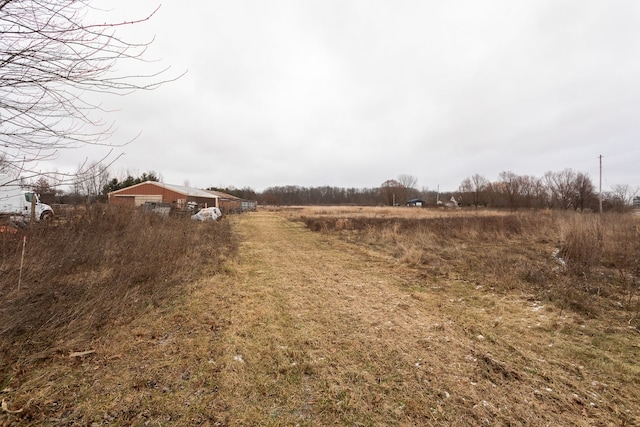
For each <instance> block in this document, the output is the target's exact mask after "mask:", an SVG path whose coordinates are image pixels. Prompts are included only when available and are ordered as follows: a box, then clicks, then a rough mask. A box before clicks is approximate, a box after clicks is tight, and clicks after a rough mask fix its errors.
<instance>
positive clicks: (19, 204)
mask: <svg viewBox="0 0 640 427" xmlns="http://www.w3.org/2000/svg"><path fill="white" fill-rule="evenodd" d="M32 205H33V206H35V218H36V221H51V220H52V219H53V209H51V206H49V205H47V204H45V203H42V202H40V197H39V196H38V194H36V193H34V192H33V191H24V190H22V188H20V187H19V186H17V185H0V215H3V216H14V217H22V220H23V221H29V218H31V206H32Z"/></svg>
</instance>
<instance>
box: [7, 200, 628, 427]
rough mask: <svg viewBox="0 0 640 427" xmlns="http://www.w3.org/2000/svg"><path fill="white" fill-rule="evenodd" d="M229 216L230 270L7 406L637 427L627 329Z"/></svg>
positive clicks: (276, 219)
mask: <svg viewBox="0 0 640 427" xmlns="http://www.w3.org/2000/svg"><path fill="white" fill-rule="evenodd" d="M228 220H230V221H233V222H234V227H235V229H236V230H237V231H238V232H239V233H240V235H241V244H240V250H239V256H238V259H237V260H236V261H234V262H232V263H231V264H230V265H229V267H228V269H227V271H226V273H224V274H221V275H216V276H214V277H211V278H207V279H203V280H202V281H200V282H198V283H194V284H192V285H191V286H189V287H188V288H187V291H186V292H185V295H184V297H183V298H182V299H181V300H179V301H176V303H175V305H173V306H171V307H161V308H159V309H157V310H155V311H151V312H150V313H148V315H146V316H144V317H141V318H139V319H138V320H136V321H135V322H134V324H133V325H123V326H122V327H120V328H114V329H113V330H112V331H111V332H110V333H109V334H107V335H105V337H104V339H101V340H99V341H97V342H94V343H92V344H93V345H92V348H91V350H95V352H94V353H91V354H89V355H86V356H81V357H72V358H69V357H68V356H67V355H61V356H60V357H59V358H58V359H56V360H53V361H52V362H51V363H50V364H49V365H47V366H44V367H43V369H42V371H41V372H34V373H33V376H32V377H33V380H32V381H31V382H29V383H25V384H22V385H20V388H19V389H16V390H12V391H8V392H6V393H5V394H4V396H6V399H7V402H8V403H9V404H10V405H9V406H8V409H18V408H20V407H21V406H22V407H24V408H25V409H26V411H27V412H29V413H30V417H31V419H32V420H45V421H46V422H47V423H50V424H51V423H53V424H56V423H58V424H71V423H73V422H76V423H78V422H80V423H84V424H92V423H93V424H94V425H102V424H122V425H126V424H139V425H261V426H262V425H273V426H279V425H282V426H285V425H301V426H304V425H309V426H325V425H365V426H377V425H379V426H382V425H483V424H485V425H507V424H510V425H623V424H625V423H626V424H627V425H633V424H634V423H635V424H640V418H639V415H638V412H637V411H638V403H639V402H640V399H639V396H638V393H639V392H638V379H637V378H638V374H639V372H638V368H637V367H636V365H635V361H634V355H633V353H629V351H631V352H632V351H633V349H634V348H637V346H636V344H634V342H635V343H637V336H633V335H632V334H633V332H629V335H627V334H626V333H619V334H609V335H604V334H600V333H597V332H596V330H597V327H598V325H597V324H595V323H589V322H587V321H585V320H581V319H578V318H575V317H573V316H568V315H567V314H566V313H562V312H560V311H558V310H554V309H552V308H550V307H544V306H543V305H542V304H541V303H539V302H536V301H529V300H527V299H526V298H525V297H523V296H508V295H507V296H497V295H495V294H492V293H490V292H487V291H486V290H485V289H484V288H482V287H481V286H478V285H477V284H471V283H467V282H465V281H464V280H463V278H458V277H451V279H450V280H447V281H443V280H442V278H440V279H439V280H438V282H437V283H436V282H434V281H432V280H431V279H430V278H428V277H421V276H420V275H419V274H418V273H417V272H416V271H411V270H409V269H408V268H407V267H404V266H402V265H401V264H398V263H397V262H396V261H395V260H394V259H392V258H388V257H386V256H384V255H382V254H380V253H378V252H375V251H373V250H369V249H367V248H366V247H362V246H357V245H354V244H350V243H346V242H343V241H341V240H339V239H337V238H335V237H332V236H329V235H323V234H319V233H313V232H311V231H309V230H307V229H305V228H304V226H303V225H302V224H301V223H297V222H290V221H287V220H286V219H284V218H282V217H280V216H278V214H276V213H270V212H257V213H252V214H248V215H243V216H238V217H233V218H229V219H228ZM212 244H215V242H212ZM607 336H614V337H615V338H610V339H615V340H617V341H616V342H615V343H614V342H609V343H606V342H604V343H603V342H600V341H599V340H606V339H607V338H606V337H607ZM634 339H635V340H636V341H634ZM620 346H623V347H620ZM611 348H616V349H619V348H625V349H626V351H624V352H611V351H610V350H611ZM78 350H81V349H78ZM635 354H636V356H637V352H636V353H635ZM27 391H28V392H29V396H30V397H29V398H27V395H26V394H25V393H26V392H27ZM38 410H40V411H41V412H40V413H39V412H38ZM38 414H44V415H40V416H41V418H38V417H39V415H38ZM2 417H3V418H0V421H3V423H4V424H7V425H10V424H14V423H15V424H19V423H20V420H21V419H20V418H19V417H20V415H13V414H6V413H5V414H3V415H2ZM23 420H24V419H23Z"/></svg>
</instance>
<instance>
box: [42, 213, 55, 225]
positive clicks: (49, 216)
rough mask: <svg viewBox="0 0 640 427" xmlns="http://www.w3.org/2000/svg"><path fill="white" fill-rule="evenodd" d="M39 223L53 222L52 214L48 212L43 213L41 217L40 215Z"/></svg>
mask: <svg viewBox="0 0 640 427" xmlns="http://www.w3.org/2000/svg"><path fill="white" fill-rule="evenodd" d="M40 221H42V222H46V223H49V222H51V221H53V213H51V212H49V211H47V212H43V213H42V215H40Z"/></svg>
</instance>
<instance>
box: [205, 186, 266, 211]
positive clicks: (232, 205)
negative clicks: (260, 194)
mask: <svg viewBox="0 0 640 427" xmlns="http://www.w3.org/2000/svg"><path fill="white" fill-rule="evenodd" d="M207 191H208V192H209V193H211V194H214V195H216V196H218V207H219V208H220V210H221V211H222V213H223V214H230V213H240V212H246V211H255V210H256V208H257V202H256V201H255V200H245V199H241V198H240V197H236V196H234V195H231V194H227V193H224V192H222V191H215V190H207Z"/></svg>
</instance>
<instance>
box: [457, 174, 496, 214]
mask: <svg viewBox="0 0 640 427" xmlns="http://www.w3.org/2000/svg"><path fill="white" fill-rule="evenodd" d="M488 186H489V180H488V179H487V178H485V177H484V176H482V175H480V174H477V173H476V174H474V175H472V176H470V177H467V178H465V179H464V180H462V183H460V188H459V191H460V192H462V193H469V194H470V195H471V198H472V203H473V205H474V206H475V207H478V206H479V205H481V204H485V205H486V203H487V201H486V200H485V193H486V191H487V187H488Z"/></svg>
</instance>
